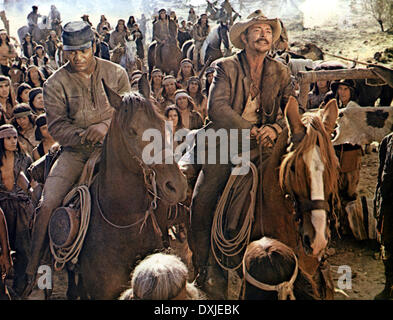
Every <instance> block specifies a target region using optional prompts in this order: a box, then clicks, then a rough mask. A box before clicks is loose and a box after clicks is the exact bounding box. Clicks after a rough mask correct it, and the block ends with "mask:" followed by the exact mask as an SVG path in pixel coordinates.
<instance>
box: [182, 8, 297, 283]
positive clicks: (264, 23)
mask: <svg viewBox="0 0 393 320" xmlns="http://www.w3.org/2000/svg"><path fill="white" fill-rule="evenodd" d="M280 33H281V27H280V23H279V21H278V19H267V18H266V17H264V16H262V15H259V16H257V17H254V18H251V19H249V20H247V21H243V22H237V23H235V24H234V25H233V26H232V28H231V29H230V33H229V36H230V40H231V42H232V44H233V45H234V46H235V47H236V48H238V49H241V52H239V53H238V54H236V55H235V56H232V57H227V58H222V59H220V60H217V61H216V62H217V63H216V64H215V76H214V80H213V83H212V85H211V88H210V91H209V100H208V115H209V119H210V120H211V121H212V128H214V129H215V130H219V129H223V130H229V129H248V130H250V131H251V138H252V139H251V146H253V145H254V146H255V145H256V144H257V143H259V144H261V145H262V147H263V148H264V154H269V152H271V149H272V147H273V145H274V143H275V141H276V140H277V137H278V135H279V134H280V133H281V131H282V129H283V128H284V126H285V120H284V117H283V109H284V107H285V105H286V103H287V101H288V99H289V96H290V95H294V88H293V86H292V84H291V78H290V71H289V69H288V68H287V67H286V66H285V65H283V64H282V63H280V62H278V61H276V60H274V59H273V58H271V57H269V56H268V55H267V53H268V52H269V50H270V49H271V47H272V44H273V42H274V41H276V40H277V39H278V38H279V36H280ZM228 136H229V134H228ZM231 148H232V146H231ZM237 150H241V148H240V149H239V148H238V149H237ZM218 154H219V150H217V159H220V156H219V155H218ZM194 168H195V167H194ZM232 168H233V166H232V164H231V163H229V164H222V163H220V160H217V164H203V165H202V167H201V171H200V173H199V176H198V180H197V183H196V185H195V189H194V193H193V197H192V203H191V232H189V243H190V248H191V250H192V251H193V263H194V267H195V268H196V270H199V278H198V279H200V281H201V282H204V281H205V280H206V275H207V272H208V266H207V261H208V254H209V251H210V250H209V248H210V229H211V225H212V218H213V214H214V208H215V206H216V203H217V200H218V198H219V194H220V193H221V192H222V191H223V189H224V187H225V184H226V182H227V179H228V177H229V175H230V174H231V169H232ZM197 169H198V168H197Z"/></svg>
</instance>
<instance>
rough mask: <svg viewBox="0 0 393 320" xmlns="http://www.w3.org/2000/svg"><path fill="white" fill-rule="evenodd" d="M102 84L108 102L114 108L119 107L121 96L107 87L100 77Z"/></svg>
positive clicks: (117, 108)
mask: <svg viewBox="0 0 393 320" xmlns="http://www.w3.org/2000/svg"><path fill="white" fill-rule="evenodd" d="M102 85H103V87H104V90H105V94H106V96H107V97H108V101H109V104H110V105H111V106H112V107H113V108H115V109H116V110H119V109H120V106H121V103H122V101H123V98H122V97H121V96H120V95H118V94H117V93H116V92H115V91H113V90H112V89H111V88H109V87H108V86H107V85H106V84H105V81H104V79H102Z"/></svg>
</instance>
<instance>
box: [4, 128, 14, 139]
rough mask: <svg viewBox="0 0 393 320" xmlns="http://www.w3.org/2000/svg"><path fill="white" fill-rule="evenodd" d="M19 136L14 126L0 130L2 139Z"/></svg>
mask: <svg viewBox="0 0 393 320" xmlns="http://www.w3.org/2000/svg"><path fill="white" fill-rule="evenodd" d="M14 136H18V131H16V129H15V128H14V127H10V128H7V129H4V130H2V131H0V139H2V138H8V137H14Z"/></svg>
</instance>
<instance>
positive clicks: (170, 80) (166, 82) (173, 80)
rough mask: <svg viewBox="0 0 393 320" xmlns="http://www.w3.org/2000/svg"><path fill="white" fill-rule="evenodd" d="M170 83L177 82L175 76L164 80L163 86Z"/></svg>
mask: <svg viewBox="0 0 393 320" xmlns="http://www.w3.org/2000/svg"><path fill="white" fill-rule="evenodd" d="M170 83H176V79H175V78H168V79H165V80H164V81H162V85H163V86H165V85H167V84H170Z"/></svg>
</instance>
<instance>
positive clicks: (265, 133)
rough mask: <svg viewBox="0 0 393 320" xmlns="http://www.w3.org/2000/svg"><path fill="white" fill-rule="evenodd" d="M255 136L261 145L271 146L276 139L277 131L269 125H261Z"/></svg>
mask: <svg viewBox="0 0 393 320" xmlns="http://www.w3.org/2000/svg"><path fill="white" fill-rule="evenodd" d="M256 138H257V142H258V144H262V146H263V147H273V143H274V141H275V140H276V139H277V133H276V131H275V130H274V129H273V128H271V127H269V126H262V127H261V128H259V129H258V134H257V136H256Z"/></svg>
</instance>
